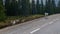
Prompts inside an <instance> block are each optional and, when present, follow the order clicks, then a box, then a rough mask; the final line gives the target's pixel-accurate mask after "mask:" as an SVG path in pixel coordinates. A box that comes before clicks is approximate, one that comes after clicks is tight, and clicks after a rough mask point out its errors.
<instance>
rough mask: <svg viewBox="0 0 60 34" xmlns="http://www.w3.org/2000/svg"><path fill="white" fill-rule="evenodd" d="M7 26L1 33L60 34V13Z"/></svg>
mask: <svg viewBox="0 0 60 34" xmlns="http://www.w3.org/2000/svg"><path fill="white" fill-rule="evenodd" d="M47 18H48V19H45V17H43V18H39V19H35V20H32V21H28V22H25V23H23V24H18V25H15V26H11V27H7V28H4V29H1V30H0V34H60V14H55V15H51V16H47Z"/></svg>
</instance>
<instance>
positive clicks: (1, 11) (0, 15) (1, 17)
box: [0, 1, 6, 21]
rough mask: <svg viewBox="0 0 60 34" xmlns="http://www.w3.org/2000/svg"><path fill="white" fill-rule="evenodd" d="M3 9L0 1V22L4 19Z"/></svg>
mask: <svg viewBox="0 0 60 34" xmlns="http://www.w3.org/2000/svg"><path fill="white" fill-rule="evenodd" d="M4 11H5V9H4V7H3V4H2V1H0V21H2V20H4V19H5V17H6V16H5V12H4Z"/></svg>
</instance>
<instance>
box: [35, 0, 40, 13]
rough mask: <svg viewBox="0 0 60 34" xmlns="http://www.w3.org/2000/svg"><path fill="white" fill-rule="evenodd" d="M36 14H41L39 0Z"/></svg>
mask: <svg viewBox="0 0 60 34" xmlns="http://www.w3.org/2000/svg"><path fill="white" fill-rule="evenodd" d="M36 13H37V14H39V13H40V4H39V0H37V4H36Z"/></svg>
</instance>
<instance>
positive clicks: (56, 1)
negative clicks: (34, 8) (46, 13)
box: [30, 0, 59, 5]
mask: <svg viewBox="0 0 60 34" xmlns="http://www.w3.org/2000/svg"><path fill="white" fill-rule="evenodd" d="M58 1H59V0H55V3H56V4H57V3H58ZM30 2H31V0H30ZM39 2H40V3H41V0H39ZM35 3H36V0H35ZM43 3H44V5H45V0H43Z"/></svg>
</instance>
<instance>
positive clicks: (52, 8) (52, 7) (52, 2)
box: [51, 0, 56, 14]
mask: <svg viewBox="0 0 60 34" xmlns="http://www.w3.org/2000/svg"><path fill="white" fill-rule="evenodd" d="M55 8H56V4H55V0H51V12H52V14H54V13H55Z"/></svg>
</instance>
